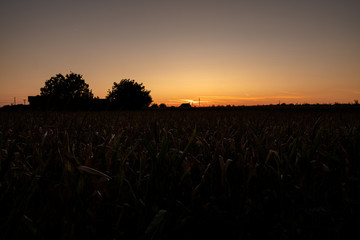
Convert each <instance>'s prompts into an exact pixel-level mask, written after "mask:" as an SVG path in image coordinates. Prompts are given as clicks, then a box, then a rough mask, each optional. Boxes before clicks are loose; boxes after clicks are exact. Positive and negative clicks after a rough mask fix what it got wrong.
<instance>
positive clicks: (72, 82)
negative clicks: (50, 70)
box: [40, 72, 93, 102]
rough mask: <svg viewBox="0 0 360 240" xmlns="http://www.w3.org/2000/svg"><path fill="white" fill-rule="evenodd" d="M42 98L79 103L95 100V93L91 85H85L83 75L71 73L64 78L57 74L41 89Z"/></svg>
mask: <svg viewBox="0 0 360 240" xmlns="http://www.w3.org/2000/svg"><path fill="white" fill-rule="evenodd" d="M40 92H41V93H40V95H41V96H47V97H51V98H52V99H56V100H60V101H71V102H74V101H76V100H77V101H79V100H90V99H93V93H92V91H91V90H90V89H89V85H88V84H86V83H85V80H84V79H83V78H82V75H80V74H76V73H73V72H71V73H70V74H66V76H63V75H62V74H60V73H59V74H57V75H56V76H55V77H51V78H50V79H49V80H47V81H46V82H45V86H44V87H43V88H41V89H40Z"/></svg>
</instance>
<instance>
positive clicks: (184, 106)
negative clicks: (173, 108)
mask: <svg viewBox="0 0 360 240" xmlns="http://www.w3.org/2000/svg"><path fill="white" fill-rule="evenodd" d="M179 108H191V105H190V103H183V104H181V105H180V106H179Z"/></svg>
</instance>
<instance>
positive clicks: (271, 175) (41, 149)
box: [0, 109, 360, 239]
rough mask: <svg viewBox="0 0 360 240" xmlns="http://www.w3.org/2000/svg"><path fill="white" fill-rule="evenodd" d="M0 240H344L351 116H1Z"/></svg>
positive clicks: (358, 220)
mask: <svg viewBox="0 0 360 240" xmlns="http://www.w3.org/2000/svg"><path fill="white" fill-rule="evenodd" d="M0 149H1V156H0V158H1V162H0V239H86V238H87V239H205V238H210V237H211V238H214V237H221V239H260V238H267V239H320V238H321V239H326V238H328V239H346V238H347V239H348V237H350V236H353V235H352V234H354V233H355V234H356V233H357V230H358V229H357V228H359V227H360V111H359V110H344V111H340V110H337V111H335V110H334V111H332V110H326V111H325V110H323V111H315V110H311V111H306V110H268V109H256V110H246V109H240V110H214V111H211V110H196V111H185V110H174V111H155V110H154V111H142V112H115V111H114V112H35V111H34V112H31V111H29V112H27V111H23V112H5V111H4V112H0Z"/></svg>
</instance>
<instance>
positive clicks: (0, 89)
mask: <svg viewBox="0 0 360 240" xmlns="http://www.w3.org/2000/svg"><path fill="white" fill-rule="evenodd" d="M359 12H360V3H359V2H357V1H353V0H344V1H333V0H329V1H325V0H314V1H301V2H300V1H299V2H298V1H284V0H275V1H271V3H269V1H260V0H254V1H231V0H225V1H202V0H194V1H186V0H185V1H171V2H170V1H162V0H156V1H152V2H151V3H150V2H149V1H131V2H128V1H111V0H104V1H96V0H90V1H83V0H78V1H67V0H65V1H61V2H54V1H45V0H35V1H31V2H29V1H25V0H19V1H16V2H15V1H2V2H1V3H0V32H1V33H2V38H0V50H1V54H0V106H2V105H6V104H12V103H13V102H14V97H16V103H23V99H27V96H31V95H37V94H39V93H40V88H41V87H43V86H44V83H45V81H46V80H48V79H49V78H50V77H52V76H55V75H56V74H58V73H61V74H64V75H65V74H67V73H69V72H70V71H72V72H75V73H79V74H82V75H83V77H84V79H85V81H86V82H87V83H88V84H89V87H90V89H92V91H93V93H94V95H95V96H99V97H100V98H103V97H105V96H106V94H107V90H108V89H110V88H111V87H112V84H113V82H115V81H116V82H119V81H120V80H121V79H124V78H130V79H134V80H135V81H137V82H140V83H143V84H144V86H145V87H146V89H148V90H151V96H152V98H153V100H154V103H157V104H160V103H165V104H167V105H169V106H171V105H172V106H178V105H180V104H181V103H183V102H186V101H187V100H189V101H190V100H191V101H193V102H194V103H197V101H198V99H199V98H200V99H201V102H202V104H201V105H202V106H204V105H205V104H206V105H208V106H212V105H258V104H259V105H262V104H278V103H279V102H281V103H335V102H340V103H352V102H354V100H355V99H360V44H359V42H360V15H359V14H358V13H359Z"/></svg>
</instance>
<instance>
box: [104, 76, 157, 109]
mask: <svg viewBox="0 0 360 240" xmlns="http://www.w3.org/2000/svg"><path fill="white" fill-rule="evenodd" d="M106 98H107V99H108V100H109V101H110V103H111V104H112V105H113V106H115V107H116V108H119V109H126V110H138V109H142V108H146V107H148V106H149V105H150V104H151V103H152V98H151V96H150V91H147V90H145V87H144V86H143V84H142V83H140V84H138V83H137V82H135V80H130V79H122V80H121V81H120V82H119V83H116V82H114V85H113V86H112V89H111V90H109V91H108V95H107V97H106Z"/></svg>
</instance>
